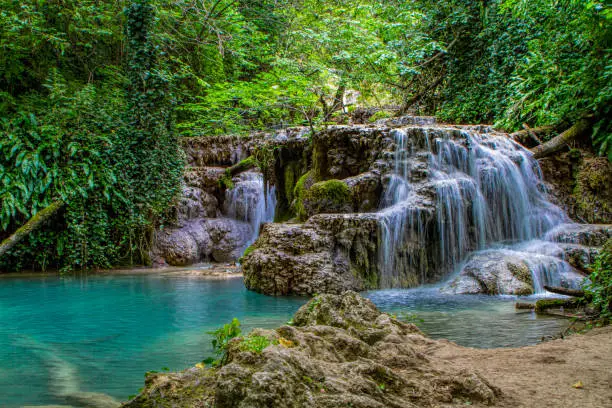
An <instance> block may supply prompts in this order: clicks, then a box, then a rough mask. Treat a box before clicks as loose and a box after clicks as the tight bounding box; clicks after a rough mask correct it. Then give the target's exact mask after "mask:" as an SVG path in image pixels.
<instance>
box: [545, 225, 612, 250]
mask: <svg viewBox="0 0 612 408" xmlns="http://www.w3.org/2000/svg"><path fill="white" fill-rule="evenodd" d="M546 238H547V239H549V240H551V241H555V242H560V243H566V244H579V245H584V246H589V247H601V246H602V245H603V244H604V243H605V242H606V241H607V240H608V239H610V238H612V225H604V224H601V225H598V224H564V225H561V226H559V227H557V228H555V229H554V230H552V231H550V232H549V233H548V234H546Z"/></svg>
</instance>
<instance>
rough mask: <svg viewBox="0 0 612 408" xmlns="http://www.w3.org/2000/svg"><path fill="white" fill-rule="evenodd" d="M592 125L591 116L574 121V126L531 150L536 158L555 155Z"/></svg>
mask: <svg viewBox="0 0 612 408" xmlns="http://www.w3.org/2000/svg"><path fill="white" fill-rule="evenodd" d="M590 127H591V120H590V118H582V119H580V120H579V121H578V122H576V123H574V125H573V126H572V127H570V128H569V129H567V130H566V131H564V132H563V133H561V134H560V135H559V136H556V137H554V138H552V139H551V140H549V141H548V142H546V143H544V144H542V145H539V146H536V147H534V148H533V149H531V151H532V152H533V157H534V158H536V159H542V158H544V157H548V156H550V155H553V154H555V153H557V152H558V151H560V150H561V149H563V148H564V147H565V146H566V145H567V144H568V143H569V142H571V141H573V140H574V139H576V138H577V137H578V136H580V135H582V134H583V133H585V132H586V131H587V130H588V129H589V128H590Z"/></svg>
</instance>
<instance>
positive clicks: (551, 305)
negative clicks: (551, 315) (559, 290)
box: [535, 299, 578, 313]
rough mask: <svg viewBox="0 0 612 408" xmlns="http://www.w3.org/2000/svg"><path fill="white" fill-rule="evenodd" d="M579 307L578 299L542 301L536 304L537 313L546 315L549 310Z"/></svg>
mask: <svg viewBox="0 0 612 408" xmlns="http://www.w3.org/2000/svg"><path fill="white" fill-rule="evenodd" d="M576 306H578V301H577V300H576V299H540V300H538V301H537V302H536V305H535V311H536V313H544V312H546V310H548V309H558V308H560V307H564V308H567V307H569V308H574V307H576Z"/></svg>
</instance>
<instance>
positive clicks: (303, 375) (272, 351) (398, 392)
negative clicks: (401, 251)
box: [124, 292, 501, 408]
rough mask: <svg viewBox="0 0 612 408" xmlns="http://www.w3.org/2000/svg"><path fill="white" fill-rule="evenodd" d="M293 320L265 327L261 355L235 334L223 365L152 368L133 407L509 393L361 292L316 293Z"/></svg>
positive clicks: (423, 401) (444, 400)
mask: <svg viewBox="0 0 612 408" xmlns="http://www.w3.org/2000/svg"><path fill="white" fill-rule="evenodd" d="M293 323H294V324H293V326H283V327H280V328H278V329H277V330H275V331H271V330H256V331H255V332H254V333H253V334H252V335H258V336H265V337H267V338H268V339H269V340H270V341H271V342H272V345H270V346H268V347H266V348H265V349H264V350H263V351H262V352H261V353H256V352H253V351H241V350H244V347H241V344H243V341H242V339H236V340H234V341H233V343H232V344H231V346H230V350H229V355H228V362H227V364H226V365H225V366H223V367H221V368H218V369H201V368H197V367H194V368H191V369H188V370H186V371H184V372H181V373H170V374H157V373H156V374H149V375H148V376H147V378H146V384H145V389H144V391H143V392H142V393H141V394H140V395H138V396H137V397H136V398H135V399H133V400H132V401H130V402H128V403H126V404H125V405H124V407H129V408H135V407H219V408H223V407H228V408H229V407H244V408H246V407H249V408H259V407H261V408H264V407H266V408H267V407H295V408H297V407H330V408H331V407H342V406H344V407H354V408H385V407H396V408H405V407H434V406H449V405H451V404H453V405H455V404H456V405H463V404H465V403H469V404H473V403H478V404H485V405H489V404H492V403H495V402H496V401H498V400H500V398H501V393H500V391H499V390H498V389H497V388H496V387H495V386H493V385H491V384H490V383H489V382H488V381H487V380H486V379H484V378H483V377H481V376H480V375H479V374H477V373H475V372H473V371H471V370H469V369H461V370H459V369H457V368H456V367H455V366H454V365H451V364H448V362H447V361H445V360H443V359H439V358H432V357H430V356H427V355H426V354H427V353H428V351H429V350H431V349H432V348H436V346H437V345H438V344H439V342H436V341H433V340H430V339H428V338H426V337H424V336H423V334H422V333H421V332H420V331H419V330H418V329H417V328H416V327H415V326H413V325H411V324H405V323H402V322H400V321H398V320H396V319H394V318H392V317H390V316H389V315H387V314H385V313H381V312H379V311H378V310H377V309H376V307H375V306H374V305H373V304H372V303H371V302H370V301H369V300H366V299H364V298H362V297H360V296H359V295H358V294H356V293H354V292H347V293H345V294H344V295H342V296H337V295H322V296H319V297H317V298H315V299H313V300H311V301H310V302H309V303H308V304H306V305H305V306H303V307H302V308H301V309H300V310H299V311H298V312H297V313H296V315H295V316H294V319H293ZM252 335H251V336H252Z"/></svg>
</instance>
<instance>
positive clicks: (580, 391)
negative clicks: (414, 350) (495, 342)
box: [428, 327, 612, 408]
mask: <svg viewBox="0 0 612 408" xmlns="http://www.w3.org/2000/svg"><path fill="white" fill-rule="evenodd" d="M428 355H430V356H431V357H434V358H435V360H438V359H441V360H443V361H446V362H448V363H449V364H450V365H455V366H457V367H458V368H463V369H469V370H471V371H476V372H477V373H479V374H480V375H482V377H484V378H486V379H487V380H488V381H490V382H491V384H493V385H495V386H497V387H499V388H500V389H501V391H502V393H503V396H504V397H503V398H501V399H500V400H498V401H497V402H496V403H495V404H494V406H498V407H530V408H546V407H551V408H552V407H554V408H565V407H567V408H570V407H572V408H573V407H581V408H591V407H592V408H603V407H612V327H605V328H600V329H595V330H592V331H590V332H587V333H586V334H583V335H572V336H570V337H566V338H565V339H559V340H554V341H550V342H545V343H542V344H539V345H537V346H531V347H521V348H509V349H488V350H482V349H471V348H465V347H460V346H457V345H455V344H454V343H451V342H448V341H439V342H436V343H435V344H433V345H432V346H431V349H430V350H429V352H428ZM579 381H580V382H582V384H583V388H575V387H574V384H576V383H578V382H579ZM476 406H477V405H476Z"/></svg>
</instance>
